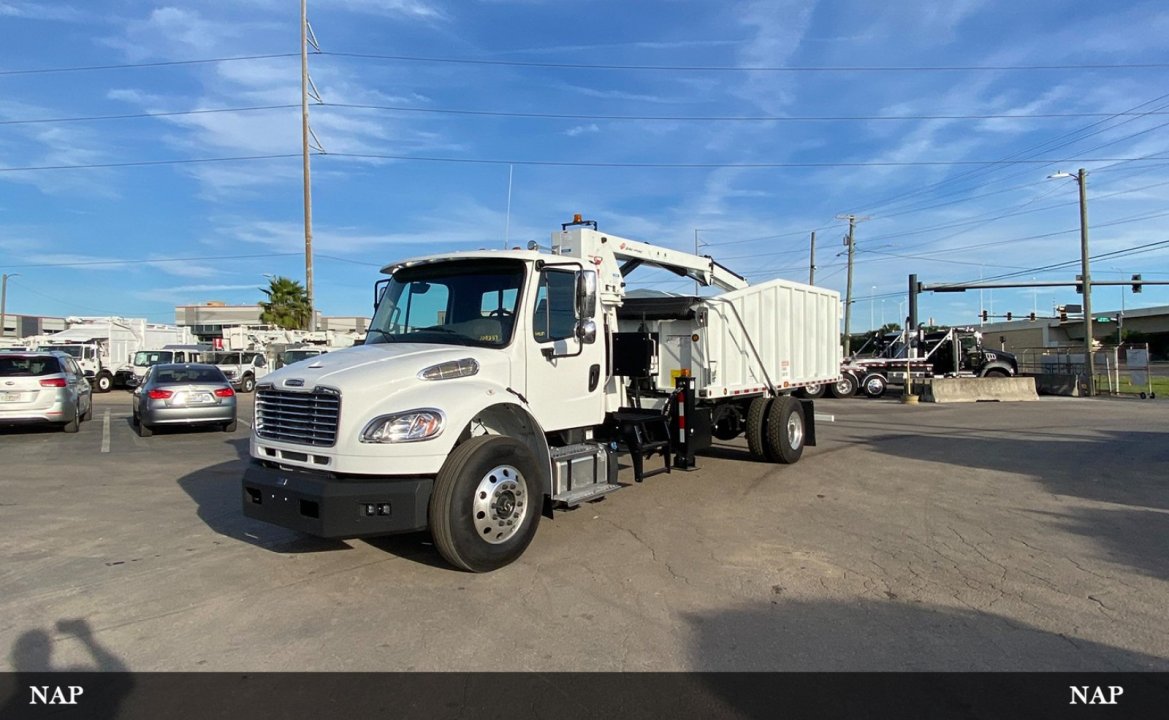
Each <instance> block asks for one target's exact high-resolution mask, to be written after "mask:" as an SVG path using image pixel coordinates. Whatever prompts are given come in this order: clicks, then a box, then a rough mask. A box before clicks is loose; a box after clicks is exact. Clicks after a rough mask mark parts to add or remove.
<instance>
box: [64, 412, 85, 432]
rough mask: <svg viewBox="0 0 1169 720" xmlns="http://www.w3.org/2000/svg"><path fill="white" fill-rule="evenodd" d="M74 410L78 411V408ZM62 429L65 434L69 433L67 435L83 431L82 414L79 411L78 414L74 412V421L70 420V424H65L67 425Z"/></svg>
mask: <svg viewBox="0 0 1169 720" xmlns="http://www.w3.org/2000/svg"><path fill="white" fill-rule="evenodd" d="M74 410H77V409H76V408H74ZM61 429H62V430H64V431H65V432H67V433H75V432H77V431H78V430H80V429H81V413H80V412H79V411H78V412H74V413H73V419H72V420H70V421H69V422H67V423H65V424H64V425H63V426H62V427H61Z"/></svg>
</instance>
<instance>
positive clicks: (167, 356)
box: [134, 350, 175, 367]
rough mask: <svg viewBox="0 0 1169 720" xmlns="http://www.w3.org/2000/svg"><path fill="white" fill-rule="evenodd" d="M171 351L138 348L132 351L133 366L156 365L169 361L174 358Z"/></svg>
mask: <svg viewBox="0 0 1169 720" xmlns="http://www.w3.org/2000/svg"><path fill="white" fill-rule="evenodd" d="M174 356H175V355H174V353H172V352H169V351H168V352H160V351H158V350H154V351H148V350H139V351H138V352H136V353H134V367H150V366H151V365H158V364H159V363H169V362H170V361H172V360H173V359H174Z"/></svg>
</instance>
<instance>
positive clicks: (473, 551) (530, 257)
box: [242, 216, 840, 572]
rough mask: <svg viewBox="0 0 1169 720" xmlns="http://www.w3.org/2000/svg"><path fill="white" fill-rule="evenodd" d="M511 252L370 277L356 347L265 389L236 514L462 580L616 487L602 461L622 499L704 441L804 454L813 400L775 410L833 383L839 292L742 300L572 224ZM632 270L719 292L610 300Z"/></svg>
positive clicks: (693, 268)
mask: <svg viewBox="0 0 1169 720" xmlns="http://www.w3.org/2000/svg"><path fill="white" fill-rule="evenodd" d="M529 248H530V249H529V250H501V251H489V250H482V251H477V252H457V253H449V254H442V255H431V256H427V257H420V258H415V259H412V260H406V261H403V262H400V263H395V264H392V265H388V266H386V267H385V268H383V272H384V273H386V274H387V275H388V276H389V277H388V278H386V279H384V280H381V281H379V282H378V283H377V285H376V286H375V298H376V304H375V311H374V315H373V319H372V320H371V323H370V327H369V331H368V334H367V336H366V340H365V343H364V344H363V345H359V346H356V347H352V348H346V349H343V350H339V351H336V352H331V353H328V354H327V355H322V356H320V357H318V358H316V359H314V360H311V361H308V362H303V363H297V364H295V365H290V366H288V367H286V368H283V369H281V370H278V371H276V372H273V373H271V374H269V375H268V376H266V377H264V378H263V379H262V380H261V381H260V383H259V384H258V385H257V387H256V402H255V418H254V426H253V431H252V438H251V456H252V462H251V464H250V465H249V467H248V469H247V471H246V472H245V475H244V478H243V488H242V501H243V510H244V513H245V515H247V516H249V517H252V518H257V519H260V520H264V521H266V522H269V523H273V524H276V525H280V526H283V527H287V528H292V529H295V530H300V531H303V532H306V533H309V534H312V535H316V536H320V537H331V538H356V537H369V536H375V535H386V534H392V533H401V532H411V531H419V530H426V529H429V530H430V532H431V534H432V535H433V537H434V541H435V545H436V546H437V548H438V550H439V551H440V552H441V553H442V555H443V557H444V558H446V559H447V560H448V561H449V562H450V563H452V564H453V565H455V566H457V567H459V568H462V569H465V570H471V571H477V572H482V571H489V570H494V569H496V568H499V567H501V566H503V565H506V564H507V563H509V562H511V561H513V560H515V559H516V558H517V557H519V555H520V554H521V553H523V551H524V550H525V548H527V546H528V544H529V543H530V542H531V540H532V537H533V536H534V534H535V532H536V526H537V524H538V523H539V520H540V517H541V515H546V516H551V515H552V513H553V512H554V511H555V510H556V509H559V508H567V507H574V506H577V505H579V504H581V503H584V502H588V501H591V500H595V499H598V498H600V497H602V496H604V495H607V494H608V493H611V492H613V491H615V490H618V489H621V488H623V487H627V484H622V483H619V482H618V473H617V468H618V463H617V457H618V455H619V454H626V455H627V457H628V459H629V464H630V465H632V475H633V478H634V480H636V481H637V482H640V481H641V480H643V479H645V478H647V477H650V476H652V475H656V474H658V473H668V472H670V470H671V469H672V468H678V467H683V468H688V467H693V465H694V453H695V452H699V451H701V450H703V449H705V448H707V447H709V446H710V444H711V439H712V437H715V438H720V439H724V440H729V439H733V438H735V437H736V436H738V435H740V434H743V433H745V434H746V436H747V444H748V447H749V450H750V452H751V453H752V454H753V455H754V456H756V457H757V458H759V459H766V460H770V461H774V462H782V463H794V462H796V461H797V460H798V459H799V458H800V455H801V453H802V452H803V450H804V447H805V446H806V445H814V444H815V438H816V434H815V424H814V414H813V412H812V401H811V400H808V399H798V398H796V397H793V395H792V393H793V391H795V390H797V389H800V388H810V387H815V386H818V385H821V384H824V383H832V382H835V381H836V380H837V379H838V378H839V373H840V343H839V329H838V326H839V316H840V297H839V295H838V294H837V293H835V292H833V291H830V290H825V289H822V288H817V287H812V286H808V285H801V284H797V283H790V282H786V281H781V280H774V281H771V282H767V283H763V284H760V285H755V286H748V283H747V282H746V281H745V280H744V279H743V278H742V277H740V276H738V275H736V274H734V273H732V272H731V271H729V270H727V269H726V268H724V267H723V266H721V265H719V264H718V263H716V262H714V261H713V260H711V259H710V258H709V257H700V256H697V255H691V254H689V253H684V252H678V251H675V250H670V249H667V248H662V247H658V246H654V245H650V244H648V243H644V242H638V241H634V240H629V239H625V238H620V237H616V236H614V235H609V234H607V233H603V232H599V231H598V229H597V226H596V223H595V222H591V221H582V220H581V219H580V216H577V217H576V218H575V219H574V221H573V222H571V223H566V224H565V225H563V226H562V227H561V230H560V232H555V233H553V234H552V242H551V248H550V249H549V250H547V251H541V250H540V249H539V248H538V246H537V245H536V244H535V243H531V244H530V245H529ZM642 265H645V266H656V267H659V268H665V269H667V270H670V271H673V272H675V273H676V274H678V275H679V276H682V277H689V278H693V279H695V280H697V281H698V282H700V283H702V284H703V285H708V286H709V285H714V286H717V287H719V288H720V289H722V290H723V291H724V292H723V293H721V294H718V295H713V296H709V297H678V296H660V297H647V298H636V297H627V295H626V292H625V278H626V276H627V275H628V274H629V273H631V272H633V271H635V270H636V269H637V268H638V267H639V266H642ZM651 459H652V460H653V461H654V462H653V463H652V465H653V467H650V466H649V465H647V460H651ZM659 461H660V463H659Z"/></svg>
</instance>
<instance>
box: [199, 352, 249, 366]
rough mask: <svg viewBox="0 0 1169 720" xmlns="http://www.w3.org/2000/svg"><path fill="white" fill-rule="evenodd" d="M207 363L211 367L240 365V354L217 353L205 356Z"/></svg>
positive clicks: (241, 360) (241, 361)
mask: <svg viewBox="0 0 1169 720" xmlns="http://www.w3.org/2000/svg"><path fill="white" fill-rule="evenodd" d="M207 362H209V363H211V364H212V365H240V364H242V363H243V359H242V353H238V352H217V353H211V354H209V355H208V356H207Z"/></svg>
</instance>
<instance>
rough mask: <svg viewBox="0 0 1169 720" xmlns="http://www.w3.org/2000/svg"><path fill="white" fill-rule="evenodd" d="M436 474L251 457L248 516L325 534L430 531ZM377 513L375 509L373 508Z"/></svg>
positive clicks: (245, 484) (246, 502) (246, 487)
mask: <svg viewBox="0 0 1169 720" xmlns="http://www.w3.org/2000/svg"><path fill="white" fill-rule="evenodd" d="M433 485H434V481H433V480H432V479H431V478H417V477H384V476H367V477H362V478H360V479H354V480H349V479H345V480H340V479H337V478H336V477H334V476H333V475H331V474H326V473H320V472H313V471H309V470H298V469H290V468H277V467H269V466H266V465H261V464H260V463H259V462H256V461H252V463H251V464H250V465H248V468H247V470H246V471H245V472H244V478H243V488H242V497H241V501H242V502H243V510H244V515H245V516H247V517H250V518H253V519H255V520H263V521H264V522H267V523H271V524H273V525H279V526H280V527H285V528H288V529H290V530H297V531H299V532H303V533H308V534H309V535H315V536H317V537H321V538H357V537H372V536H376V535H392V534H394V533H404V532H414V531H418V530H425V529H426V527H427V514H426V511H427V505H428V504H429V502H430V492H431V488H432V487H433ZM371 508H372V509H373V512H372V513H371V512H370V509H371Z"/></svg>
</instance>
